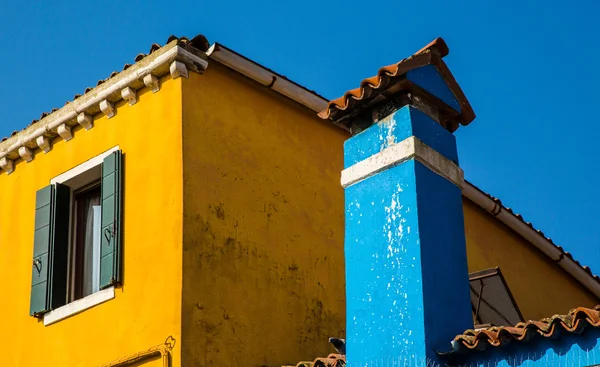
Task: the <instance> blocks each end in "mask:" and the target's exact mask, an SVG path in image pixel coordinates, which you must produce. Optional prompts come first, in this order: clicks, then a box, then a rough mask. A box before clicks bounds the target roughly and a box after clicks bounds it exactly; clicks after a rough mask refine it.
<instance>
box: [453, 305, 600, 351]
mask: <svg viewBox="0 0 600 367" xmlns="http://www.w3.org/2000/svg"><path fill="white" fill-rule="evenodd" d="M599 308H600V306H596V307H595V308H594V309H591V308H585V307H578V308H575V309H573V310H571V311H569V313H568V314H566V315H554V316H552V317H549V318H545V319H542V320H540V321H527V322H520V323H518V324H517V325H515V326H494V327H490V328H485V329H478V330H467V331H465V332H464V333H463V334H461V335H458V336H456V337H455V338H454V341H455V342H456V343H458V346H457V347H458V348H456V347H455V351H460V350H461V349H462V348H463V347H464V348H466V350H485V349H487V348H488V347H490V346H492V347H499V346H504V345H506V344H508V343H510V342H511V341H528V340H531V339H532V338H533V337H535V336H537V335H540V336H542V337H544V338H552V337H555V336H557V335H559V333H560V332H561V331H566V332H567V333H580V332H581V331H583V329H584V328H586V327H594V328H597V327H600V311H599ZM464 350H465V349H463V351H464Z"/></svg>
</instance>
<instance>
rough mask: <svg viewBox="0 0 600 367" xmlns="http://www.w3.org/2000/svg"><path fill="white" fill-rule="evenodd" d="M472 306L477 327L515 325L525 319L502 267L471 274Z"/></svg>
mask: <svg viewBox="0 0 600 367" xmlns="http://www.w3.org/2000/svg"><path fill="white" fill-rule="evenodd" d="M469 282H470V288H471V306H472V309H473V319H474V324H475V327H476V328H479V327H488V326H514V325H516V324H517V323H518V322H520V321H523V316H522V315H521V311H520V310H519V307H518V306H517V303H516V302H515V299H514V298H513V296H512V293H511V292H510V288H508V284H507V283H506V280H504V277H503V276H502V272H501V271H500V268H497V267H496V268H492V269H487V270H482V271H478V272H475V273H471V274H469Z"/></svg>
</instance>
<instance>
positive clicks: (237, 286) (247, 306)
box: [182, 63, 348, 366]
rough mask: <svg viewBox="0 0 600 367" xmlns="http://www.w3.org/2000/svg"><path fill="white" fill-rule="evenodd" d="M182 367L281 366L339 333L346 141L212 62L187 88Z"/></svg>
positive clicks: (324, 349)
mask: <svg viewBox="0 0 600 367" xmlns="http://www.w3.org/2000/svg"><path fill="white" fill-rule="evenodd" d="M183 134H184V139H183V162H184V251H183V278H184V279H183V305H182V306H183V309H182V322H183V324H182V333H183V334H182V337H183V346H182V348H183V351H182V354H183V356H184V357H183V358H184V359H183V365H185V366H277V365H282V364H287V363H295V362H297V361H298V360H306V359H310V358H314V357H317V356H323V355H327V354H328V353H329V352H331V351H332V349H331V347H330V346H329V345H328V342H327V339H328V337H330V336H343V335H344V328H345V302H344V298H345V295H344V257H343V253H344V252H343V233H344V222H343V214H344V212H343V210H344V204H343V200H344V194H343V190H342V188H341V186H340V183H339V178H340V172H341V170H342V169H343V162H342V144H343V141H344V140H345V139H346V138H347V137H348V135H347V134H346V133H345V132H344V131H343V130H341V129H339V128H337V127H334V126H332V125H331V124H330V123H328V122H324V121H321V120H319V119H318V118H317V117H316V115H315V114H314V113H313V112H312V111H309V110H307V109H305V108H304V107H302V106H300V105H297V104H296V103H295V102H292V101H290V100H288V99H286V98H284V97H282V96H280V95H277V94H276V93H274V92H272V91H270V90H268V89H267V88H266V87H264V86H260V85H258V84H256V83H254V82H253V81H250V80H249V79H247V78H244V77H242V76H240V75H238V74H237V73H234V72H233V71H231V70H229V69H226V68H224V67H222V66H219V65H217V64H216V63H214V64H211V65H210V67H209V68H208V69H207V71H206V72H204V73H203V74H202V75H198V74H196V73H191V74H190V78H189V79H187V80H184V81H183Z"/></svg>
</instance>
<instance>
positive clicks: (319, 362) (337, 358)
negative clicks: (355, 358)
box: [282, 354, 346, 367]
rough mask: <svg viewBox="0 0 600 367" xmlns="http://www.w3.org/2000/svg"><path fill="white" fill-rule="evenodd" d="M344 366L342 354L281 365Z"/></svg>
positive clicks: (310, 366) (303, 366)
mask: <svg viewBox="0 0 600 367" xmlns="http://www.w3.org/2000/svg"><path fill="white" fill-rule="evenodd" d="M294 366H295V367H344V366H346V356H345V355H343V354H330V355H328V356H327V357H325V358H317V359H315V360H314V361H307V362H298V363H296V364H295V365H289V366H282V367H294Z"/></svg>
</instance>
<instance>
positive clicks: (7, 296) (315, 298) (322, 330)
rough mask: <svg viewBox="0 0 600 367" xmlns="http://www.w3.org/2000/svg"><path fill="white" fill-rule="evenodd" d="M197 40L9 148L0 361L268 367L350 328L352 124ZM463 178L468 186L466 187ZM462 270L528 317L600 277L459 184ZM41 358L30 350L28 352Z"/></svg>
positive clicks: (553, 309)
mask: <svg viewBox="0 0 600 367" xmlns="http://www.w3.org/2000/svg"><path fill="white" fill-rule="evenodd" d="M326 105H327V101H326V100H325V99H323V98H322V97H320V96H319V95H316V94H315V93H313V92H311V91H309V90H307V89H305V88H303V87H302V86H299V85H297V84H296V83H294V82H292V81H290V80H288V79H286V78H284V77H282V76H280V75H278V74H276V73H274V72H272V71H270V70H269V69H266V68H265V67H262V66H261V65H258V64H256V63H255V62H253V61H251V60H249V59H247V58H245V57H243V56H241V55H239V54H237V53H235V52H234V51H233V50H231V49H228V48H226V47H224V46H222V45H219V44H213V45H212V46H210V45H209V44H208V42H207V41H206V39H205V38H204V37H202V36H198V37H195V38H194V39H193V40H191V41H188V40H187V39H185V38H181V39H177V38H174V37H171V38H169V40H168V42H167V44H166V45H164V46H162V47H160V46H158V45H153V46H152V48H151V52H150V53H149V54H148V55H145V56H144V57H140V56H138V57H137V58H136V62H135V63H134V64H133V65H126V66H125V67H124V70H123V71H121V72H119V73H113V75H111V76H110V77H109V78H108V79H106V80H104V81H101V82H99V83H98V86H97V87H95V88H93V89H90V90H86V93H84V94H83V95H81V96H78V98H76V99H74V100H73V101H71V102H69V103H67V104H66V105H65V106H64V107H62V108H60V109H58V110H54V111H53V112H51V113H49V114H43V115H42V118H41V119H40V120H39V121H37V122H35V123H33V124H31V125H30V126H28V127H26V128H25V129H24V130H22V131H20V132H16V133H14V134H13V135H12V136H11V137H9V138H7V139H5V140H3V141H2V142H1V143H0V168H2V173H4V174H2V175H1V176H0V203H2V205H1V206H0V276H1V277H2V278H3V279H5V280H6V281H5V282H4V284H3V293H4V297H3V299H2V301H1V302H0V310H1V311H2V312H3V313H4V314H5V315H8V317H7V318H6V320H4V321H3V322H2V323H1V324H0V325H1V326H0V330H1V331H2V334H3V335H8V336H9V337H8V338H6V342H5V346H6V347H7V350H8V351H9V353H6V356H5V357H4V361H3V362H2V364H3V365H5V366H107V365H110V366H120V365H132V364H131V363H135V364H133V365H140V366H141V365H144V366H146V365H147V366H207V367H208V366H277V365H282V364H284V363H289V362H293V361H297V360H303V359H306V358H307V357H316V356H319V355H326V354H327V353H328V352H329V351H330V347H329V346H328V344H327V338H328V337H330V336H343V335H344V330H345V300H344V292H345V284H344V279H345V278H344V253H343V233H344V221H343V217H344V205H343V201H344V194H343V190H342V188H341V186H340V172H341V171H342V169H343V150H342V144H343V142H344V141H345V140H346V139H347V138H348V137H349V136H350V133H349V131H348V129H347V128H346V127H344V126H343V125H341V124H334V123H332V122H330V121H325V120H322V119H320V118H319V117H318V116H317V112H318V111H321V110H322V109H324V108H325V106H326ZM467 174H468V173H467ZM463 196H464V212H465V231H466V235H467V252H468V260H469V271H471V272H476V271H481V270H485V269H489V268H494V267H500V269H501V270H502V274H503V276H504V278H505V280H506V284H507V285H508V287H509V288H510V290H511V292H512V296H513V297H514V300H515V303H516V304H517V305H518V307H519V309H520V311H521V313H522V316H523V317H524V318H540V317H542V316H547V315H550V314H552V313H557V312H564V311H566V310H567V309H568V308H571V307H575V306H592V305H594V304H595V303H596V302H597V299H598V298H597V297H598V296H600V283H599V282H598V280H597V279H596V278H594V277H593V276H592V275H591V273H589V272H587V271H586V269H584V268H582V267H581V266H580V265H579V264H578V263H576V262H575V261H574V260H572V259H571V258H570V256H569V255H568V254H565V253H564V252H563V251H562V249H560V248H558V247H556V246H555V245H553V244H552V243H551V242H550V241H549V240H548V239H546V238H545V237H543V235H541V234H540V233H538V232H536V231H535V230H534V229H533V228H532V227H530V226H528V225H527V224H526V223H525V222H523V221H522V220H520V218H518V217H517V216H515V215H514V214H513V213H512V212H510V211H508V210H507V209H506V208H504V207H503V206H502V205H501V204H500V203H499V201H497V200H495V199H493V198H491V197H490V196H488V195H487V194H484V193H482V192H481V191H479V190H478V189H477V188H476V187H474V186H472V185H470V184H468V185H467V186H466V188H465V189H464V191H463ZM33 346H34V347H33Z"/></svg>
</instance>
